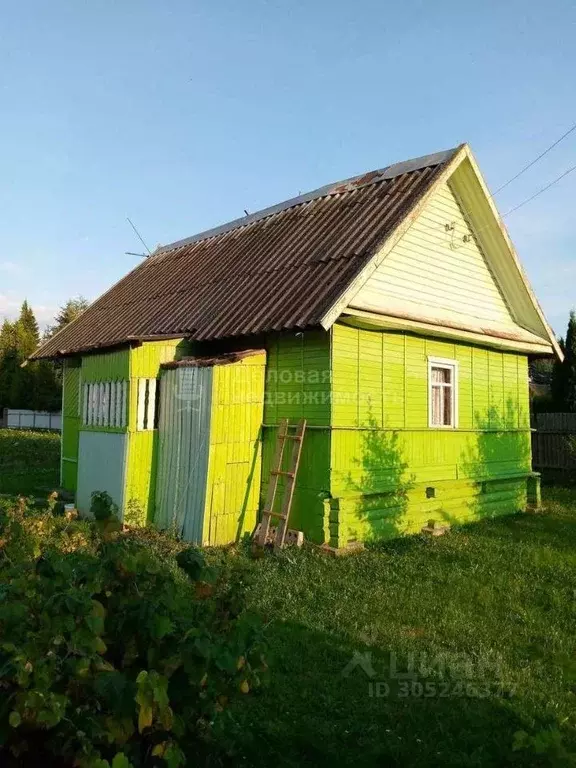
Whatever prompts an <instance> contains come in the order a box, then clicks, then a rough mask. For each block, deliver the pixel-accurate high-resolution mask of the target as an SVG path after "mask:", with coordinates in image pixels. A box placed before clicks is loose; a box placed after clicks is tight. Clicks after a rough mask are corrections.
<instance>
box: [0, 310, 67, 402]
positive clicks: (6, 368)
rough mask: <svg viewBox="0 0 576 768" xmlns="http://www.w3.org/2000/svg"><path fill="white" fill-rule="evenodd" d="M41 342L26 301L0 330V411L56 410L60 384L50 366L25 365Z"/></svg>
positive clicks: (43, 363) (45, 364)
mask: <svg viewBox="0 0 576 768" xmlns="http://www.w3.org/2000/svg"><path fill="white" fill-rule="evenodd" d="M39 343H40V330H39V328H38V322H37V320H36V317H35V315H34V312H33V310H32V308H31V307H30V305H29V304H28V302H27V301H24V302H23V304H22V307H21V309H20V315H19V317H18V319H17V320H16V321H14V322H12V323H11V322H10V321H8V320H5V321H4V323H3V325H2V327H1V329H0V408H26V409H30V410H34V411H44V410H47V411H56V410H58V408H59V407H60V406H59V403H60V398H61V385H60V382H59V380H58V372H57V369H56V367H55V366H54V364H53V363H51V362H47V361H37V362H32V363H27V364H25V363H26V360H27V359H28V358H29V357H30V355H32V354H33V352H34V351H35V350H36V349H37V347H38V345H39Z"/></svg>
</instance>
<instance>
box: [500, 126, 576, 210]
mask: <svg viewBox="0 0 576 768" xmlns="http://www.w3.org/2000/svg"><path fill="white" fill-rule="evenodd" d="M574 131H576V123H574V125H573V126H572V127H571V128H569V129H568V130H567V131H566V133H563V134H562V136H560V138H559V139H556V141H555V142H554V143H553V144H550V146H549V147H548V148H547V149H545V150H544V152H542V153H541V154H539V155H538V157H535V158H534V160H531V161H530V162H529V163H528V165H525V166H524V168H522V170H520V171H518V173H517V174H516V175H515V176H512V178H511V179H508V181H507V182H506V183H505V184H502V186H501V187H498V189H497V190H496V191H495V192H493V193H492V194H491V195H490V197H494V195H497V194H498V193H499V192H501V191H502V190H503V189H505V188H506V187H507V186H508V184H512V182H513V181H516V179H518V178H519V177H520V176H522V174H523V173H525V172H526V171H527V170H528V169H529V168H532V166H533V165H536V163H537V162H538V160H541V159H542V158H543V157H544V156H545V155H547V154H548V152H550V150H552V149H554V147H556V146H558V144H560V142H561V141H564V139H565V138H566V137H567V136H570V134H571V133H573V132H574Z"/></svg>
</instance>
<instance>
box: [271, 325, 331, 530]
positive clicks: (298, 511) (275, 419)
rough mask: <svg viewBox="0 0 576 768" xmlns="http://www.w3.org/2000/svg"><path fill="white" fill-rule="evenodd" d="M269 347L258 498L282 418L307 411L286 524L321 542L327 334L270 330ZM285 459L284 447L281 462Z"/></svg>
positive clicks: (326, 462) (326, 465)
mask: <svg viewBox="0 0 576 768" xmlns="http://www.w3.org/2000/svg"><path fill="white" fill-rule="evenodd" d="M267 350H268V361H267V369H266V402H265V408H264V425H265V426H264V446H263V467H262V473H263V474H262V477H263V483H262V494H261V496H262V500H264V499H265V498H266V492H267V489H268V482H269V477H270V469H271V462H272V457H273V454H274V447H275V441H276V433H277V425H278V423H279V421H280V419H282V418H288V419H289V420H290V423H291V424H295V423H296V422H297V420H298V419H300V418H302V417H305V418H306V419H307V421H308V431H307V433H306V438H305V440H304V443H303V447H302V457H301V461H300V469H299V472H298V481H297V484H296V490H295V493H294V502H293V507H292V514H291V518H290V525H291V527H292V528H296V529H297V530H303V531H305V533H306V536H307V537H308V538H309V539H311V540H313V541H316V542H318V543H321V542H323V541H324V540H325V538H326V536H327V531H326V530H325V526H326V524H327V521H326V515H325V503H324V500H325V499H326V498H327V497H328V496H329V491H330V419H331V403H330V401H331V383H330V334H329V333H326V332H324V331H306V332H304V333H297V334H294V333H291V334H279V335H275V336H271V337H269V340H268V345H267ZM287 462H288V451H287V452H286V454H285V467H286V466H287ZM280 487H282V486H281V485H280ZM279 495H280V494H279Z"/></svg>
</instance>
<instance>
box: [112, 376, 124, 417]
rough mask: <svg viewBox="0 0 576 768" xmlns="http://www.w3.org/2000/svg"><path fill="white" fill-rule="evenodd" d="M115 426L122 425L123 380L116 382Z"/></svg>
mask: <svg viewBox="0 0 576 768" xmlns="http://www.w3.org/2000/svg"><path fill="white" fill-rule="evenodd" d="M114 426H115V427H121V426H122V382H121V381H115V382H114Z"/></svg>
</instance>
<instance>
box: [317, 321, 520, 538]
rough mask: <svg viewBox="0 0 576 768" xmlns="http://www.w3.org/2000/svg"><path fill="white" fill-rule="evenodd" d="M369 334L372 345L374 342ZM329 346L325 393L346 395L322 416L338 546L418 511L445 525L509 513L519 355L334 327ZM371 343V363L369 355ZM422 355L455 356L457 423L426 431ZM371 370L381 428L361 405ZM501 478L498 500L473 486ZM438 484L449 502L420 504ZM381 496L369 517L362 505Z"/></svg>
mask: <svg viewBox="0 0 576 768" xmlns="http://www.w3.org/2000/svg"><path fill="white" fill-rule="evenodd" d="M378 337H380V339H381V342H382V343H381V344H380V345H378V343H377V342H375V341H374V339H377V338H378ZM355 339H356V340H358V343H356V344H355V343H354V340H355ZM341 342H342V343H341ZM332 344H333V350H332V357H333V360H334V368H333V374H334V382H333V386H334V391H335V393H337V392H345V393H347V394H348V397H349V401H348V404H347V407H346V408H345V409H344V408H341V407H335V408H334V409H333V418H332V440H331V479H330V492H331V495H332V497H333V502H331V503H333V504H336V501H335V500H339V502H338V503H340V502H342V507H341V510H340V511H341V516H340V517H339V518H338V525H337V536H338V541H339V546H345V545H346V544H347V543H348V541H352V540H354V538H355V537H360V538H363V537H368V538H370V537H374V536H376V535H378V536H381V535H385V534H386V535H394V532H396V533H398V532H402V531H414V530H419V528H418V526H420V527H421V526H422V525H424V524H425V523H426V520H427V519H426V517H425V515H426V510H428V511H429V512H430V511H431V510H432V511H433V510H434V509H437V510H440V512H439V513H438V514H440V513H441V514H446V515H447V516H448V518H449V519H450V520H451V521H452V522H456V521H459V520H464V519H477V518H478V517H482V516H484V515H485V514H492V513H496V512H501V511H503V512H505V511H507V512H511V511H516V508H517V504H516V500H518V499H519V500H520V501H519V502H518V503H521V502H522V500H523V499H524V498H525V493H526V481H525V479H524V480H522V477H520V478H518V475H520V476H524V477H525V476H527V475H528V474H529V473H530V470H531V466H530V433H529V431H528V429H527V428H526V426H525V424H523V423H522V420H521V418H520V414H521V413H522V412H523V409H527V402H528V400H527V398H528V387H527V378H524V379H523V373H520V372H524V371H526V370H527V368H526V359H525V358H524V357H523V356H521V355H517V354H515V353H507V352H494V351H492V350H487V349H483V348H480V347H475V346H472V345H469V344H465V343H454V342H442V341H437V340H434V339H426V338H421V337H416V336H412V335H410V334H402V333H399V332H383V331H368V330H361V329H357V328H349V327H347V326H345V325H343V324H336V325H335V326H334V328H333V330H332ZM378 349H379V350H380V354H381V355H382V360H381V365H380V364H379V361H378V360H376V359H375V357H377V354H376V350H378ZM355 350H356V357H354V354H355ZM365 350H368V356H367V361H366V359H365V355H364V354H363V353H364V351H365ZM429 356H435V357H444V358H449V359H454V360H457V361H458V363H459V387H458V404H459V428H458V429H453V430H452V429H448V430H439V429H430V428H428V357H429ZM343 360H344V361H345V363H344V364H343V363H342V361H343ZM354 367H355V368H356V372H354ZM378 369H379V370H380V371H381V374H382V395H383V397H382V402H383V404H384V405H383V413H382V424H384V425H385V427H387V428H384V429H382V428H381V425H380V424H379V423H376V424H375V423H371V422H370V421H369V419H366V414H365V412H363V411H362V405H363V403H364V402H365V398H366V395H367V394H368V395H371V394H372V393H373V392H374V391H376V389H375V386H374V381H373V379H374V372H375V371H376V370H378ZM358 373H360V375H358ZM358 382H359V384H358ZM355 397H356V398H357V405H356V406H355V403H354V398H355ZM403 413H405V414H406V419H405V422H404V420H403ZM360 414H362V417H363V418H362V419H360V418H358V415H360ZM362 422H363V423H362ZM391 426H395V427H396V429H391V428H390V427H391ZM366 427H368V428H366ZM520 429H524V431H519V430H520ZM495 430H498V431H495ZM507 477H516V479H515V480H513V481H512V482H513V489H514V490H513V493H512V495H511V496H510V498H509V499H508V501H506V499H504V498H503V497H500V496H496V495H494V493H493V492H492V491H483V490H482V488H483V487H484V486H483V485H482V484H483V483H485V482H486V481H490V482H492V481H496V480H498V482H501V479H502V478H504V479H505V478H507ZM438 483H443V484H446V483H449V484H451V485H450V488H451V491H450V493H451V496H450V498H451V499H452V501H450V504H445V503H444V501H442V502H441V503H440V502H435V504H436V506H434V505H433V504H431V503H428V501H426V498H425V489H426V487H427V486H428V485H434V486H436V485H437V484H438ZM442 487H445V486H442ZM482 493H485V495H486V497H484V496H482ZM390 494H392V496H390V498H388V496H387V495H390ZM384 498H386V502H385V507H386V508H388V509H390V510H392V509H393V510H395V511H394V513H392V512H390V515H389V517H388V522H387V523H386V521H385V519H384V518H385V517H386V516H385V515H384V514H383V516H382V518H378V520H379V522H375V520H376V518H374V519H373V516H372V512H371V509H372V507H374V508H375V509H380V508H382V504H384V501H383V499H384ZM347 499H349V500H351V499H356V501H354V502H352V501H350V502H348V501H346V500H347ZM359 499H360V500H359ZM518 508H520V507H518ZM335 514H339V513H338V512H336V513H335ZM448 518H447V519H448ZM373 523H374V527H373V528H372V527H371V526H372V524H373ZM347 537H348V538H347Z"/></svg>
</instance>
